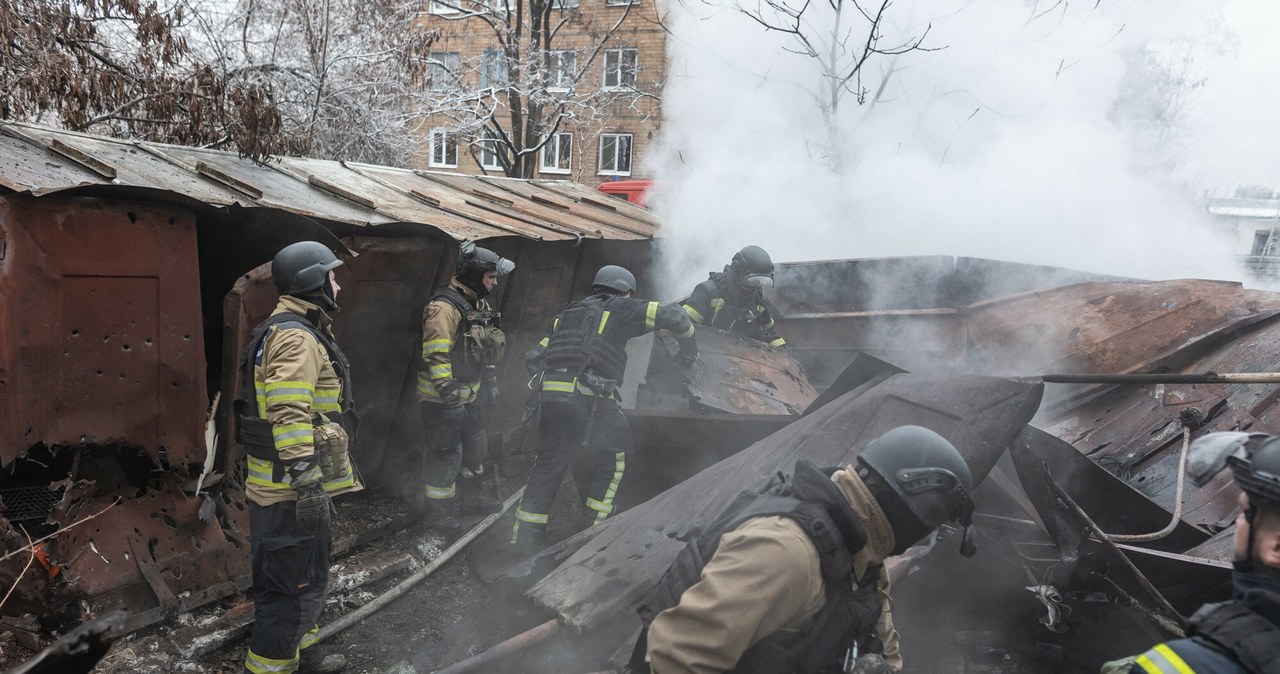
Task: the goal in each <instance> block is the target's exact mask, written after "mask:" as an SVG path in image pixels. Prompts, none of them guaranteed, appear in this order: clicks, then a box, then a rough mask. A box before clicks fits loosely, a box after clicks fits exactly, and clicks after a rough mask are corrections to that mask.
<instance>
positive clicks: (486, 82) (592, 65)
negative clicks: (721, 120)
mask: <svg viewBox="0 0 1280 674" xmlns="http://www.w3.org/2000/svg"><path fill="white" fill-rule="evenodd" d="M503 1H504V0H434V1H432V2H431V3H430V5H429V8H428V10H427V12H426V14H425V15H424V16H423V19H422V20H423V21H424V22H425V23H426V24H427V26H428V27H430V28H432V29H435V30H436V31H438V34H439V37H438V38H437V40H436V42H435V44H434V46H433V53H432V74H431V81H430V82H429V84H428V86H429V87H430V88H431V90H432V91H433V92H439V93H440V96H439V98H440V102H439V104H438V105H436V106H435V107H434V109H433V110H432V111H430V113H429V114H428V115H427V118H426V123H425V124H424V132H425V133H428V134H430V142H429V143H426V144H424V145H425V147H424V150H427V154H428V156H426V157H424V158H423V161H422V164H423V165H425V166H426V167H427V168H429V169H431V170H444V171H457V172H459V173H471V174H477V173H485V174H496V175H503V174H504V168H503V159H502V158H500V157H499V152H500V151H501V150H502V148H503V147H504V146H505V148H506V149H507V150H508V151H510V150H511V149H513V148H515V149H518V148H520V147H532V146H533V145H534V144H535V143H536V142H537V141H538V140H540V139H541V138H545V137H547V136H548V135H550V138H548V140H547V142H546V143H545V145H544V146H543V147H542V148H541V150H540V151H538V153H537V158H536V163H535V164H534V165H533V166H532V171H531V174H532V177H537V178H555V179H569V180H575V181H578V182H583V183H588V184H592V183H596V182H602V181H607V180H623V179H630V180H634V179H644V178H649V177H650V176H648V175H646V174H645V173H644V170H643V169H642V166H643V162H642V158H643V157H644V155H645V152H647V151H648V150H649V149H650V148H651V147H652V146H653V143H654V140H655V138H656V136H657V132H658V128H659V127H660V125H661V121H662V119H661V107H660V102H661V98H660V97H661V91H662V86H663V83H664V82H665V81H666V77H667V63H666V51H665V33H664V32H663V28H662V26H661V25H660V20H659V16H660V12H661V8H660V7H659V6H657V4H656V2H657V0H505V1H506V3H507V4H506V5H505V6H504V5H503V4H502V3H503ZM543 2H553V3H555V4H554V6H553V7H552V9H551V10H550V13H549V25H550V26H552V27H554V30H555V33H554V37H553V38H552V39H550V40H549V41H545V42H543V46H542V47H535V46H532V45H531V44H530V42H531V41H530V40H529V39H528V35H529V34H530V31H529V29H528V28H529V26H528V22H529V19H528V16H529V15H530V12H531V11H536V10H537V9H538V7H539V6H540V5H541V3H543ZM517 17H520V18H521V20H522V21H523V22H524V23H525V26H523V27H522V31H521V32H520V34H519V35H517V34H516V32H515V31H514V30H513V29H512V26H513V25H514V23H515V22H516V21H517ZM521 40H523V42H524V44H520V41H521ZM504 42H505V43H506V48H504V44H503V43H504ZM513 42H514V43H516V44H518V45H519V49H518V50H516V51H517V52H518V53H519V58H518V60H513V59H512V58H511V56H510V55H511V54H512V53H513V51H512V50H511V49H510V44H511V43H513ZM513 78H514V79H515V80H516V82H515V83H513V81H512V80H513ZM513 95H514V96H517V97H520V96H523V97H524V98H523V99H521V98H517V99H516V100H519V101H520V103H521V106H522V107H526V106H527V104H528V101H529V100H530V98H532V99H534V100H543V101H546V100H550V101H553V102H562V103H563V112H562V113H560V114H555V113H554V112H548V113H546V114H544V115H543V123H541V124H539V125H529V126H524V125H522V126H521V128H517V129H513V128H512V126H513V125H512V123H511V120H510V119H509V108H508V106H509V105H510V101H511V100H512V97H513ZM547 107H548V109H550V110H554V109H555V108H556V107H557V105H556V104H554V103H553V104H550V105H548V106H547ZM491 111H492V112H493V115H492V118H491V119H492V121H490V122H488V123H487V124H483V123H482V120H483V119H484V118H485V117H486V116H487V115H488V114H489V113H490V112H491ZM557 117H558V118H559V124H558V126H557V127H556V128H555V131H554V132H553V133H550V134H549V133H547V132H546V131H545V130H546V129H550V128H552V126H553V123H554V122H555V121H556V119H555V118H557ZM495 124H496V129H495ZM531 128H532V129H536V130H537V131H536V132H537V134H538V135H537V136H536V137H535V136H534V134H533V133H526V134H525V137H523V138H517V136H518V134H519V133H520V132H521V131H522V130H528V129H531ZM503 136H505V137H506V140H503V139H502V137H503ZM510 162H511V159H510V155H508V158H507V163H508V164H510Z"/></svg>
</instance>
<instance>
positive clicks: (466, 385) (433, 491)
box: [418, 242, 516, 532]
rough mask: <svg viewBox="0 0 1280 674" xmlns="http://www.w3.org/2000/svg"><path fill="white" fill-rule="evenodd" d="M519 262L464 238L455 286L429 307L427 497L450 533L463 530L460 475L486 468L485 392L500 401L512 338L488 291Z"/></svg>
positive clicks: (423, 390) (424, 362) (423, 374)
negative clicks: (501, 367) (502, 368)
mask: <svg viewBox="0 0 1280 674" xmlns="http://www.w3.org/2000/svg"><path fill="white" fill-rule="evenodd" d="M515 267H516V266H515V263H513V262H511V261H510V260H507V259H505V258H503V257H500V256H499V255H498V254H497V253H495V252H493V251H491V250H489V249H487V248H480V247H479V246H476V245H475V244H474V243H470V242H467V243H464V244H462V247H461V248H460V249H459V252H458V263H457V269H456V270H455V272H454V275H453V278H452V279H451V280H450V281H449V285H447V286H445V287H444V288H441V289H440V290H438V291H437V292H436V293H435V295H433V296H432V297H431V300H430V301H429V302H427V306H426V307H425V308H424V309H423V310H422V357H421V359H420V360H419V362H418V402H419V406H418V407H419V411H420V413H421V416H422V427H423V430H424V431H425V433H426V443H427V444H426V451H425V452H424V455H423V478H424V480H423V494H422V499H423V500H422V503H423V504H425V510H426V513H427V516H428V518H429V521H430V523H431V525H432V526H435V527H436V528H439V529H442V530H445V531H449V532H455V531H458V530H459V529H460V528H461V524H460V523H459V522H458V489H457V480H458V476H459V475H461V476H462V477H464V478H471V477H478V476H480V475H482V474H483V473H484V459H485V455H486V454H488V447H489V444H488V437H487V436H486V435H485V431H484V426H483V422H482V414H483V413H482V412H481V407H482V404H481V403H480V402H478V398H479V396H480V392H481V391H482V390H483V391H484V392H485V396H484V398H485V400H484V404H486V405H488V406H489V407H491V408H492V407H497V405H498V388H497V381H496V376H495V374H494V373H495V369H494V368H495V367H496V366H497V364H498V362H499V361H501V360H502V356H503V354H504V353H505V351H506V344H507V340H506V336H505V335H504V334H503V332H502V320H501V315H500V314H499V313H498V312H496V311H494V310H493V307H491V306H490V305H489V302H488V300H486V299H485V296H486V295H488V294H489V293H490V292H492V291H493V289H494V288H496V287H497V286H498V277H500V276H506V275H507V274H510V273H511V272H512V270H514V269H515ZM482 500H483V499H482ZM493 505H494V504H492V503H491V502H489V501H488V500H483V502H481V503H479V506H478V507H479V509H481V510H491V509H492V507H493Z"/></svg>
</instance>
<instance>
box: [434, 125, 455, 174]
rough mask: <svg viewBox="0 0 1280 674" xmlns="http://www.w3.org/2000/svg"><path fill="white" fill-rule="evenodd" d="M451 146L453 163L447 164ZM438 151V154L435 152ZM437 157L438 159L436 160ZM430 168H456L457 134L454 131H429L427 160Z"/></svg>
mask: <svg viewBox="0 0 1280 674" xmlns="http://www.w3.org/2000/svg"><path fill="white" fill-rule="evenodd" d="M450 145H452V146H453V163H452V164H451V163H449V146H450ZM437 150H439V153H437V152H436V151H437ZM437 155H438V158H437ZM427 166H430V167H431V168H458V132H457V131H455V130H454V129H432V130H431V156H430V157H429V158H428V160H427Z"/></svg>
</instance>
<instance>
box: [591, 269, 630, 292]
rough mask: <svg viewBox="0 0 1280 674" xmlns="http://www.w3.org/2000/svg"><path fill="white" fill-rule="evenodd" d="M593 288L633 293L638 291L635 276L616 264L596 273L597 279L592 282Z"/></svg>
mask: <svg viewBox="0 0 1280 674" xmlns="http://www.w3.org/2000/svg"><path fill="white" fill-rule="evenodd" d="M591 287H592V288H608V289H610V290H616V291H618V292H620V293H633V292H635V291H636V277H635V274H632V273H631V272H629V271H627V270H626V269H624V268H622V267H619V266H618V265H616V264H607V265H605V266H603V267H601V268H600V271H598V272H596V277H595V278H594V279H593V280H592V281H591Z"/></svg>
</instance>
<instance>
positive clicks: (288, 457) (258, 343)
mask: <svg viewBox="0 0 1280 674" xmlns="http://www.w3.org/2000/svg"><path fill="white" fill-rule="evenodd" d="M341 264H342V262H341V261H340V260H338V258H337V257H335V256H334V254H333V252H332V251H330V250H329V249H328V248H326V247H325V246H324V245H322V244H320V243H317V242H314V241H303V242H301V243H295V244H292V245H289V246H286V247H284V248H283V249H281V250H280V252H279V253H277V254H276V256H275V258H274V259H273V260H272V261H271V275H272V277H273V278H274V280H275V285H276V290H278V291H279V293H280V300H279V303H278V304H276V308H275V311H273V312H272V313H271V316H270V317H269V318H268V319H267V320H266V321H264V322H263V323H262V324H261V325H259V326H258V327H257V328H256V329H255V330H254V332H253V335H252V337H251V339H250V344H249V347H248V348H247V349H246V350H245V354H244V356H243V358H242V359H241V367H242V370H243V371H242V378H243V379H242V380H243V382H244V390H243V391H242V392H241V395H240V397H239V399H238V400H237V401H236V410H237V440H238V441H239V443H240V444H241V445H242V446H244V447H245V449H246V451H247V453H248V457H247V461H248V473H247V477H246V484H245V493H246V496H248V500H249V541H250V543H249V544H250V558H251V566H252V573H253V603H254V621H253V634H252V636H250V638H249V652H248V654H247V655H246V656H245V661H244V669H245V671H248V672H253V673H254V674H264V673H265V672H292V671H298V672H311V673H315V672H336V671H340V670H341V669H343V668H344V667H345V665H346V661H345V659H344V658H343V657H342V656H340V655H330V656H328V657H324V656H322V654H321V653H320V651H319V650H318V648H317V647H316V646H315V643H316V636H317V633H318V631H319V630H318V628H317V625H316V621H317V620H318V618H319V617H320V610H321V609H322V608H323V606H324V599H325V592H326V590H327V589H328V581H329V549H330V545H331V543H332V534H331V532H330V528H329V523H330V520H329V509H330V502H329V497H330V495H336V494H341V493H345V492H349V491H356V490H359V489H362V488H363V487H362V485H361V484H360V482H359V480H358V479H357V477H356V473H355V469H354V467H353V465H352V463H351V461H350V458H349V455H348V444H349V437H350V434H352V433H354V430H355V428H354V426H355V422H354V418H355V415H354V406H353V401H352V399H351V393H350V392H351V375H350V368H349V367H348V364H347V359H346V356H344V355H343V353H342V350H341V349H340V348H338V345H337V343H336V342H335V341H334V339H333V333H332V325H333V317H332V313H333V312H336V311H337V310H338V304H337V297H338V291H339V289H340V288H339V286H338V282H337V280H336V279H335V277H334V271H333V270H334V269H336V268H338V267H339V266H340V265H341Z"/></svg>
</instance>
